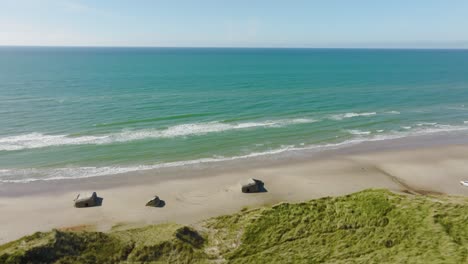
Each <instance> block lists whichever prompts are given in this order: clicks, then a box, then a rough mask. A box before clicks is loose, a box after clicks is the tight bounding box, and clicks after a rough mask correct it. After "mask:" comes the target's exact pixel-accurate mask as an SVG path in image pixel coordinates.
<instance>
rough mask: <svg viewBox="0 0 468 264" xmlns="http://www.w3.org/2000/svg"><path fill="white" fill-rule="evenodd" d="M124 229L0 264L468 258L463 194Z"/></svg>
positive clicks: (346, 199) (42, 244)
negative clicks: (188, 223)
mask: <svg viewBox="0 0 468 264" xmlns="http://www.w3.org/2000/svg"><path fill="white" fill-rule="evenodd" d="M121 229H122V228H116V229H115V230H112V231H111V232H108V233H101V232H69V231H58V230H54V231H51V232H47V233H35V234H33V235H31V236H27V237H24V238H22V239H19V240H17V241H13V242H11V243H8V244H5V245H2V246H0V263H119V262H123V261H129V262H136V263H138V262H140V263H468V198H465V197H449V196H420V195H398V194H394V193H391V192H389V191H385V190H366V191H362V192H358V193H355V194H352V195H347V196H342V197H335V198H322V199H318V200H312V201H309V202H304V203H299V204H288V203H282V204H278V205H275V206H273V207H264V208H257V209H252V210H247V209H245V210H243V211H241V212H239V213H237V214H233V215H227V216H221V217H217V218H212V219H209V220H206V221H204V222H202V223H201V224H200V225H197V226H194V227H186V226H180V225H176V224H162V225H154V226H148V227H144V228H137V229H130V230H121Z"/></svg>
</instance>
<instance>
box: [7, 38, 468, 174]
mask: <svg viewBox="0 0 468 264" xmlns="http://www.w3.org/2000/svg"><path fill="white" fill-rule="evenodd" d="M465 130H466V131H467V132H468V50H382V49H236V48H72V47H69V48H57V47H55V48H52V47H1V48H0V183H27V182H31V181H44V180H61V179H75V178H87V177H98V176H105V175H112V174H118V173H123V172H132V171H140V170H149V169H154V168H163V167H175V166H183V165H187V164H199V163H212V162H219V161H224V160H234V159H248V158H251V157H259V156H269V155H274V154H278V153H288V152H297V151H301V150H311V149H312V150H317V151H321V150H324V149H328V148H340V147H344V146H348V145H350V144H359V143H361V142H366V141H380V140H388V139H394V138H403V137H408V136H413V135H416V136H417V135H427V134H433V133H450V132H452V131H465Z"/></svg>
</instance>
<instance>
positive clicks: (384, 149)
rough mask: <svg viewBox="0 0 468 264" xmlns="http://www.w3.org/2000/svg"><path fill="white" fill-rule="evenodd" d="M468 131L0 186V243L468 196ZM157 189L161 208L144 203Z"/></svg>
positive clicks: (156, 193) (155, 193)
mask: <svg viewBox="0 0 468 264" xmlns="http://www.w3.org/2000/svg"><path fill="white" fill-rule="evenodd" d="M465 141H468V138H467V137H463V136H460V135H459V136H453V137H446V136H443V135H438V136H432V137H426V138H421V137H419V138H416V139H415V138H413V139H411V138H407V139H405V140H401V139H400V140H393V141H385V142H369V143H367V144H364V143H363V144H359V145H355V146H351V147H349V148H342V149H336V150H329V151H322V152H314V153H296V152H294V153H292V154H291V153H290V154H289V155H288V156H287V157H285V156H282V155H279V156H273V157H269V159H267V160H263V161H261V162H260V161H259V160H258V159H249V160H236V161H231V162H218V163H216V164H211V166H210V167H206V166H205V165H192V166H185V167H180V168H167V169H164V170H162V169H160V170H152V171H142V172H136V173H129V174H122V175H114V176H108V177H94V178H87V179H79V180H60V181H44V182H32V183H27V184H3V185H1V186H0V210H1V211H2V214H1V215H0V225H1V226H2V229H1V230H0V244H3V243H6V242H8V241H11V240H14V239H17V238H19V237H21V236H24V235H27V234H31V233H33V232H36V231H48V230H51V229H53V228H65V227H72V226H82V225H85V226H92V228H95V229H96V230H100V231H106V230H109V229H110V228H111V227H112V226H113V225H116V224H129V225H136V226H139V225H146V224H157V223H164V222H175V223H179V224H195V223H197V222H198V221H200V220H202V219H206V218H209V217H213V216H218V215H223V214H229V213H233V212H236V211H238V210H240V209H242V208H244V207H258V206H262V205H271V204H275V203H278V202H300V201H305V200H310V199H314V198H320V197H324V196H337V195H343V194H349V193H353V192H357V191H360V190H363V189H368V188H385V189H389V190H391V191H395V192H409V193H413V194H435V195H437V194H447V195H460V196H468V188H466V187H463V186H461V185H460V183H459V182H460V180H466V179H467V177H468V175H467V174H466V172H467V171H468V164H467V163H466V159H467V158H468V144H467V142H465ZM250 177H252V178H257V179H260V180H262V181H264V183H265V187H266V189H267V191H268V192H266V193H258V194H243V193H241V192H240V186H239V182H240V181H242V180H243V179H246V178H250ZM84 191H96V192H97V193H98V195H99V196H101V197H103V198H104V201H103V206H101V207H94V208H86V209H76V208H74V207H73V202H72V201H73V198H74V197H75V196H76V194H77V193H78V192H84ZM153 195H158V196H159V197H160V198H161V199H162V200H164V201H165V204H166V205H165V206H164V207H163V208H148V207H145V206H144V204H145V203H146V201H147V200H148V199H150V198H151V197H152V196H153Z"/></svg>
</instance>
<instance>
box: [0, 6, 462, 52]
mask: <svg viewBox="0 0 468 264" xmlns="http://www.w3.org/2000/svg"><path fill="white" fill-rule="evenodd" d="M0 45H6V46H12V45H26V46H155V47H316V48H346V47H348V48H468V0H391V1H390V0H230V1H227V0H0Z"/></svg>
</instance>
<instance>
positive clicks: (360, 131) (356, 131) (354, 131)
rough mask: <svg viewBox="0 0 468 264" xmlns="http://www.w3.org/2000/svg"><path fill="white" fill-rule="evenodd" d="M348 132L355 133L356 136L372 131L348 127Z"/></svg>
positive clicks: (368, 133)
mask: <svg viewBox="0 0 468 264" xmlns="http://www.w3.org/2000/svg"><path fill="white" fill-rule="evenodd" d="M347 131H348V133H350V134H352V135H357V136H362V135H370V134H371V133H372V132H371V131H362V130H357V129H350V130H347Z"/></svg>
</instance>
